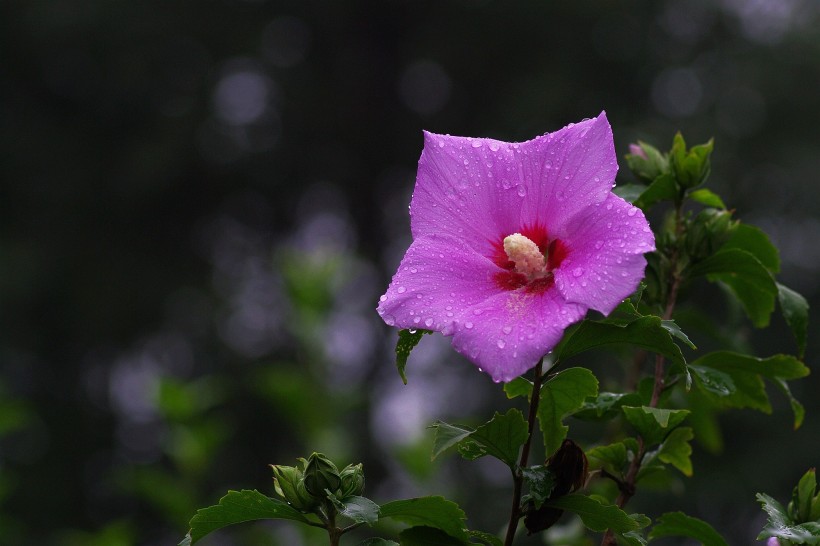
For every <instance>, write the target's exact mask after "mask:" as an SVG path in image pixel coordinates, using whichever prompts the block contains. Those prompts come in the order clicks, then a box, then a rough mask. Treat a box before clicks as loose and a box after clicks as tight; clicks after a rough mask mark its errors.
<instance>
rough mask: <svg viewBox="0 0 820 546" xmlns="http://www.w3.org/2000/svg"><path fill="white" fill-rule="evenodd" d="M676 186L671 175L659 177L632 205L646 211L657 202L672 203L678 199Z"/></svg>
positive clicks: (665, 174)
mask: <svg viewBox="0 0 820 546" xmlns="http://www.w3.org/2000/svg"><path fill="white" fill-rule="evenodd" d="M678 191H679V190H678V184H677V182H675V177H674V176H673V175H672V174H671V173H664V174H661V175H659V176H658V177H657V178H655V180H653V181H652V183H651V184H649V186H647V188H646V189H645V190H644V191H643V193H641V195H640V196H639V197H638V198H637V199H635V201H634V202H633V204H634V205H635V206H636V207H638V208H640V209H642V210H647V209H648V208H649V207H651V206H652V205H654V204H655V203H657V202H659V201H674V200H676V199H677V198H678Z"/></svg>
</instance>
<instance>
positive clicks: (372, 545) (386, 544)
mask: <svg viewBox="0 0 820 546" xmlns="http://www.w3.org/2000/svg"><path fill="white" fill-rule="evenodd" d="M359 546H399V543H398V542H393V541H392V540H387V539H384V538H366V539H364V540H363V541H362V542H360V543H359Z"/></svg>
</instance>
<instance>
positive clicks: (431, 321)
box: [424, 318, 433, 327]
mask: <svg viewBox="0 0 820 546" xmlns="http://www.w3.org/2000/svg"><path fill="white" fill-rule="evenodd" d="M424 325H425V326H427V327H430V326H432V325H433V319H431V318H429V319H427V320H425V321H424Z"/></svg>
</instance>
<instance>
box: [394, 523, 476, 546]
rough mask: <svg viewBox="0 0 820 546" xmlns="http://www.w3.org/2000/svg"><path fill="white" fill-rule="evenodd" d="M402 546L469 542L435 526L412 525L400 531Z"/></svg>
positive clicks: (452, 545)
mask: <svg viewBox="0 0 820 546" xmlns="http://www.w3.org/2000/svg"><path fill="white" fill-rule="evenodd" d="M399 540H400V541H401V546H463V545H465V544H469V542H465V541H463V540H459V539H457V538H455V537H451V536H450V535H448V534H447V533H445V532H444V531H442V530H441V529H436V528H434V527H426V526H419V527H410V528H409V529H405V530H404V531H402V532H401V533H399Z"/></svg>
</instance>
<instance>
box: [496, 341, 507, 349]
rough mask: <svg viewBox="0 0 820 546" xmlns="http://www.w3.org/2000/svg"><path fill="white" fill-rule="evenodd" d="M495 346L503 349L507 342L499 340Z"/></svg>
mask: <svg viewBox="0 0 820 546" xmlns="http://www.w3.org/2000/svg"><path fill="white" fill-rule="evenodd" d="M495 344H496V345H498V348H499V349H503V348H504V347H505V346H506V345H507V342H506V341H504V340H503V339H499V340H498V341H497V342H496V343H495Z"/></svg>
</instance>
